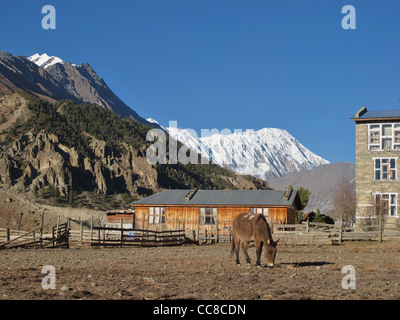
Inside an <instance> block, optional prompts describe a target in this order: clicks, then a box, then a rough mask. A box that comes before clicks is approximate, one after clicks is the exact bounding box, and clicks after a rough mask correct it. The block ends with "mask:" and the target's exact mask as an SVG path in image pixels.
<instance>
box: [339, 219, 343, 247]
mask: <svg viewBox="0 0 400 320" xmlns="http://www.w3.org/2000/svg"><path fill="white" fill-rule="evenodd" d="M342 237H343V218H342V217H340V219H339V244H341V243H342Z"/></svg>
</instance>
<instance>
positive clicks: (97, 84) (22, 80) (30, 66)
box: [0, 52, 149, 124]
mask: <svg viewBox="0 0 400 320" xmlns="http://www.w3.org/2000/svg"><path fill="white" fill-rule="evenodd" d="M20 89H22V90H25V91H27V92H30V93H32V94H35V95H37V96H39V97H41V98H45V99H47V100H49V101H51V102H55V101H58V100H63V99H71V100H73V101H75V102H76V103H92V104H97V105H101V106H103V107H104V108H106V109H109V110H112V111H114V112H115V113H118V114H120V115H121V116H122V117H128V116H129V117H132V118H133V119H135V120H137V121H139V122H142V123H145V124H149V123H148V122H147V121H146V120H145V119H143V118H142V117H140V116H139V115H138V114H137V113H136V112H135V111H133V110H132V109H131V108H129V107H128V106H127V105H126V104H125V103H124V102H123V101H122V100H121V99H119V98H118V97H117V96H116V95H115V94H114V93H113V92H112V90H111V89H110V88H109V87H108V86H107V84H106V83H105V81H104V80H103V79H102V78H101V77H100V76H98V75H97V74H96V72H95V71H94V70H93V68H92V67H91V66H90V65H89V64H87V63H84V64H80V65H78V66H77V65H74V64H71V63H70V62H64V61H63V60H62V59H60V58H58V57H50V56H48V55H47V54H43V55H39V54H35V55H33V56H31V57H30V58H26V57H23V56H13V55H12V54H10V53H8V52H0V95H1V94H9V93H15V92H17V91H18V90H20Z"/></svg>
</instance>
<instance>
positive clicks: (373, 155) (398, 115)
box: [351, 107, 400, 228]
mask: <svg viewBox="0 0 400 320" xmlns="http://www.w3.org/2000/svg"><path fill="white" fill-rule="evenodd" d="M351 120H353V121H354V122H355V124H356V227H359V228H360V227H361V228H362V227H364V226H366V225H368V224H369V223H372V222H373V221H374V220H375V222H376V219H377V218H378V217H379V216H380V215H382V216H383V217H384V223H385V226H386V227H389V225H393V224H394V225H395V226H398V225H399V222H400V220H399V219H398V218H399V216H400V212H399V210H400V206H399V203H400V199H399V191H400V180H399V170H398V167H399V166H400V162H399V156H400V110H392V111H368V110H367V108H365V107H364V108H361V109H360V110H359V111H358V112H357V113H356V114H355V115H354V117H353V118H351Z"/></svg>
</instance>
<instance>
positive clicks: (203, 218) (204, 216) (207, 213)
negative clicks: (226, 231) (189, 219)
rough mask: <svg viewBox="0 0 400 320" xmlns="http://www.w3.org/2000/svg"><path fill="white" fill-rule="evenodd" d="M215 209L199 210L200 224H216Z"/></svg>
mask: <svg viewBox="0 0 400 320" xmlns="http://www.w3.org/2000/svg"><path fill="white" fill-rule="evenodd" d="M216 221H217V208H200V224H216Z"/></svg>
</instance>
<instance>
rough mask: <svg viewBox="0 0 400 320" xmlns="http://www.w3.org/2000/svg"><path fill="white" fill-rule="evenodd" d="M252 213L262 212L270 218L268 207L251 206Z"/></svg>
mask: <svg viewBox="0 0 400 320" xmlns="http://www.w3.org/2000/svg"><path fill="white" fill-rule="evenodd" d="M250 212H251V213H260V214H261V213H262V214H263V215H264V216H265V217H266V218H268V208H250Z"/></svg>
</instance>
